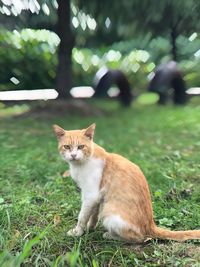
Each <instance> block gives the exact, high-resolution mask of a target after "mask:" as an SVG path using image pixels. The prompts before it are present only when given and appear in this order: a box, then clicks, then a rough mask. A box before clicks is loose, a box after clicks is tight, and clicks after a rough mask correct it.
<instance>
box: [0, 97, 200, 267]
mask: <svg viewBox="0 0 200 267" xmlns="http://www.w3.org/2000/svg"><path fill="white" fill-rule="evenodd" d="M141 102H143V101H141ZM141 102H140V101H138V103H135V104H134V105H133V107H132V108H130V109H127V110H125V109H122V108H119V107H118V106H117V104H115V103H110V104H108V103H107V102H103V103H102V102H97V103H95V104H96V105H100V106H103V108H104V109H105V110H106V115H105V116H99V117H94V116H93V117H80V116H78V115H76V116H70V115H68V116H62V115H60V116H59V117H58V116H56V115H55V116H49V117H48V118H47V117H46V118H45V117H43V116H41V117H40V116H37V117H36V116H31V115H30V116H27V117H17V118H13V117H10V114H13V112H11V109H9V111H8V112H6V109H5V107H2V109H0V117H1V118H0V120H1V121H0V144H1V149H0V251H1V254H0V266H1V267H7V266H8V267H18V266H40V267H42V266H54V267H56V266H93V267H103V266H105V267H106V266H110V267H112V266H113V267H114V266H181V267H182V266H196V267H197V266H200V242H199V241H190V242H186V243H183V244H179V243H176V242H172V241H165V242H164V241H157V240H153V241H151V242H150V243H148V244H145V245H134V244H125V243H122V242H117V241H105V240H104V239H103V238H102V234H103V231H104V230H103V228H102V226H101V225H99V226H98V228H97V229H96V231H94V232H91V233H87V234H85V235H84V236H83V237H81V238H69V237H67V235H66V232H67V230H69V229H70V228H71V227H72V226H74V225H75V223H76V219H77V215H78V212H79V208H80V194H79V192H78V191H77V189H76V186H75V185H74V183H73V182H72V181H71V179H70V178H62V173H63V172H64V171H65V170H66V169H67V165H66V163H64V162H63V161H62V160H61V158H60V157H59V155H58V152H57V141H56V138H55V136H54V134H53V132H52V124H54V123H57V124H59V125H61V126H63V127H65V128H66V129H76V128H81V127H86V126H88V125H89V124H91V123H92V122H96V124H97V128H96V135H95V141H96V142H97V143H98V144H100V145H102V146H103V147H104V148H106V149H107V150H108V151H110V152H116V153H119V154H122V155H124V156H125V157H127V158H129V159H130V160H132V161H133V162H135V163H136V164H138V165H140V167H141V168H142V170H143V171H144V173H145V175H146V177H147V180H148V182H149V186H150V189H151V192H152V198H153V206H154V213H155V220H156V223H157V224H159V225H160V226H163V227H169V228H171V229H176V230H178V229H198V228H199V229H200V183H199V181H200V164H199V159H200V115H199V114H200V105H199V100H195V102H194V101H193V102H192V103H190V104H189V105H188V106H185V107H174V106H167V107H159V106H157V105H152V104H151V105H148V103H146V102H147V101H146V99H145V104H142V103H141ZM15 109H16V107H15ZM23 110H25V109H24V106H23V107H22V112H23ZM17 113H18V114H19V113H21V112H19V107H18V108H17ZM59 219H60V222H59Z"/></svg>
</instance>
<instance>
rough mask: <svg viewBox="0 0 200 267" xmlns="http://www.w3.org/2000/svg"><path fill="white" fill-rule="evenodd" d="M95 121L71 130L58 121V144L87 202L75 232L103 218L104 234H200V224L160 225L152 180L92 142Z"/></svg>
mask: <svg viewBox="0 0 200 267" xmlns="http://www.w3.org/2000/svg"><path fill="white" fill-rule="evenodd" d="M94 130H95V124H92V125H91V126H90V127H88V128H87V129H83V130H73V131H66V130H64V129H62V128H61V127H59V126H57V125H54V131H55V134H56V136H57V138H58V149H59V152H60V154H61V156H62V158H63V159H64V160H65V161H66V162H68V163H69V166H70V174H71V177H72V179H73V180H74V181H75V182H76V183H77V184H78V186H79V187H80V189H81V194H82V206H81V210H80V213H79V216H78V223H77V225H76V226H75V228H73V229H71V230H69V231H68V233H67V234H68V235H70V236H81V235H82V234H83V233H84V231H85V230H86V229H89V228H94V227H95V226H96V224H97V222H98V220H99V219H100V220H102V222H103V225H104V227H105V228H106V230H107V232H106V233H104V235H103V236H104V238H109V239H110V238H113V239H120V240H125V241H133V242H139V243H141V242H145V241H146V240H148V239H151V238H160V239H172V240H176V241H180V242H181V241H185V240H188V239H200V230H190V231H170V230H167V229H162V228H159V227H157V226H156V224H155V222H154V219H153V210H152V204H151V197H150V192H149V187H148V184H147V181H146V179H145V177H144V175H143V173H142V171H141V170H140V168H139V167H138V166H137V165H135V164H134V163H132V162H130V161H129V160H128V159H126V158H124V157H122V156H120V155H118V154H113V153H108V152H107V151H105V150H104V149H103V148H102V147H100V146H98V145H97V144H95V143H94V142H93V136H94Z"/></svg>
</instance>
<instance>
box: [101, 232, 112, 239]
mask: <svg viewBox="0 0 200 267" xmlns="http://www.w3.org/2000/svg"><path fill="white" fill-rule="evenodd" d="M103 238H104V239H113V236H112V235H111V234H110V233H109V232H105V233H104V234H103Z"/></svg>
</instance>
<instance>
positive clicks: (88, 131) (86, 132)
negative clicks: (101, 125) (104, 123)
mask: <svg viewBox="0 0 200 267" xmlns="http://www.w3.org/2000/svg"><path fill="white" fill-rule="evenodd" d="M95 127H96V124H95V123H93V124H92V125H90V126H89V127H88V128H87V129H86V130H84V135H85V136H87V137H88V138H89V139H90V140H92V139H93V136H94V130H95Z"/></svg>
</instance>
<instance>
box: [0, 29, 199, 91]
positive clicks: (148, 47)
mask: <svg viewBox="0 0 200 267" xmlns="http://www.w3.org/2000/svg"><path fill="white" fill-rule="evenodd" d="M177 43H178V46H179V58H180V62H179V65H180V68H181V70H182V71H183V74H184V77H185V80H186V82H187V86H188V87H191V86H199V85H200V76H199V69H200V50H199V47H200V38H199V37H198V35H197V36H196V37H195V38H194V40H192V41H191V40H189V39H188V38H186V37H183V36H180V37H179V38H178V42H177ZM58 44H59V38H58V36H57V35H56V34H55V33H53V32H50V31H47V30H31V29H24V30H22V31H20V32H18V31H16V30H15V31H12V32H11V31H7V30H3V29H1V30H0V66H1V68H0V90H15V89H36V88H54V86H55V85H54V84H55V77H56V66H57V56H56V52H57V47H58ZM169 51H170V43H169V41H168V40H167V39H165V38H162V37H158V38H156V39H152V40H151V38H150V36H148V35H147V36H146V37H145V38H141V37H138V38H137V39H134V40H129V41H122V42H118V43H114V44H113V45H111V46H106V47H103V46H101V47H100V48H98V49H97V48H94V49H92V48H74V49H73V55H72V60H73V75H74V77H73V85H74V86H79V85H92V84H93V79H94V76H95V74H96V72H97V71H98V70H99V69H100V68H101V67H107V68H111V69H120V70H122V71H123V72H124V73H125V74H126V75H127V77H128V79H129V81H130V83H131V86H132V88H134V90H136V91H144V90H145V89H146V87H147V83H148V77H150V76H149V74H150V73H152V71H153V70H154V69H155V67H156V66H157V65H158V64H160V63H162V62H166V61H168V60H170V57H169Z"/></svg>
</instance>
